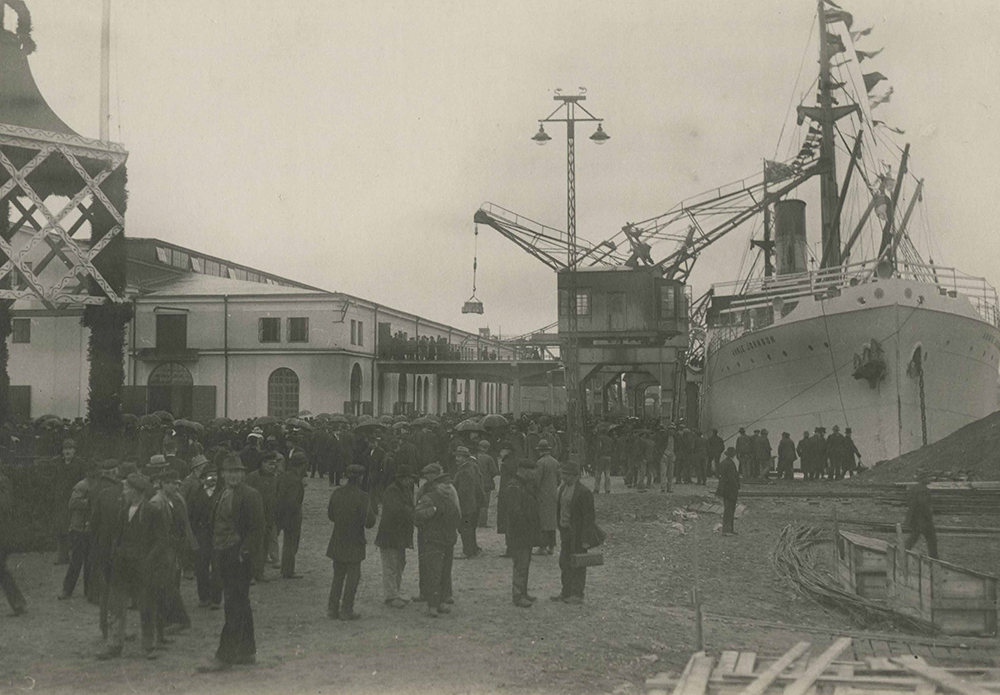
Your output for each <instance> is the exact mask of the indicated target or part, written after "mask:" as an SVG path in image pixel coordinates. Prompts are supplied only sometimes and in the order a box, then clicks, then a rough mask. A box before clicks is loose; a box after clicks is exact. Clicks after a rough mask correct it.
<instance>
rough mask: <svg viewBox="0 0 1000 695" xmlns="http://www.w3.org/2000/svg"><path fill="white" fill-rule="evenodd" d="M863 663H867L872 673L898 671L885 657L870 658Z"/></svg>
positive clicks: (897, 667)
mask: <svg viewBox="0 0 1000 695" xmlns="http://www.w3.org/2000/svg"><path fill="white" fill-rule="evenodd" d="M865 661H867V662H868V668H869V669H871V670H872V671H899V670H900V669H899V666H896V664H894V663H892V662H890V661H889V658H888V657H885V656H870V657H868V658H867V659H865Z"/></svg>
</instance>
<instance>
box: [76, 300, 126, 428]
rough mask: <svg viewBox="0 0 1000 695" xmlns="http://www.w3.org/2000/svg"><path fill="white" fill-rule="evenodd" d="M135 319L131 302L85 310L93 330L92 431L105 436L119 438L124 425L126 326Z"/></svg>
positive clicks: (90, 347)
mask: <svg viewBox="0 0 1000 695" xmlns="http://www.w3.org/2000/svg"><path fill="white" fill-rule="evenodd" d="M131 320H132V305H131V304H116V303H111V302H109V303H107V304H100V305H90V306H88V307H86V308H85V309H84V310H83V325H84V326H85V327H87V328H89V329H90V341H89V342H88V344H87V358H88V359H89V361H90V385H89V395H88V398H87V415H88V417H89V418H90V428H91V431H92V432H94V434H96V435H97V436H98V437H101V438H105V437H106V438H117V437H118V436H120V435H121V431H122V427H123V425H124V422H123V420H122V386H123V385H124V383H125V327H126V326H127V325H128V323H129V321H131Z"/></svg>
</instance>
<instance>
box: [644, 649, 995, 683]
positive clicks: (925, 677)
mask: <svg viewBox="0 0 1000 695" xmlns="http://www.w3.org/2000/svg"><path fill="white" fill-rule="evenodd" d="M850 647H851V639H850V638H849V637H841V638H839V639H837V640H835V641H834V642H833V644H831V645H830V646H829V647H828V648H827V649H826V650H824V651H823V652H822V653H821V654H819V655H818V656H813V655H811V654H810V649H811V645H810V643H809V642H800V643H799V644H797V645H795V646H794V647H793V648H792V649H790V650H789V651H788V652H786V653H785V654H784V655H782V656H780V657H777V658H773V657H758V655H757V654H756V653H755V652H736V651H724V652H722V654H721V655H719V657H718V658H716V657H715V656H713V655H711V654H709V653H707V652H697V653H696V654H694V655H693V656H692V657H691V659H690V660H689V661H688V663H687V666H686V667H685V668H684V672H683V673H682V674H681V675H680V677H679V678H676V677H671V676H670V675H669V674H666V673H661V674H658V675H656V676H655V677H653V678H650V679H648V680H647V681H646V693H647V695H669V693H673V695H890V694H891V695H910V694H913V695H936V694H937V693H942V695H943V694H944V693H958V694H959V695H996V693H997V692H998V691H1000V680H998V678H1000V674H998V673H997V670H996V669H993V668H991V667H990V666H988V665H981V666H973V667H964V668H949V669H945V668H940V667H938V666H933V665H931V664H930V663H928V662H927V661H926V660H924V658H923V657H921V656H916V655H909V656H893V657H868V658H866V659H864V660H859V661H852V660H849V659H850V658H851V657H852V656H853V654H852V653H851V652H850V651H848V650H849V648H850ZM845 652H847V654H845ZM842 655H843V657H842ZM842 658H843V659H844V660H841V659H842Z"/></svg>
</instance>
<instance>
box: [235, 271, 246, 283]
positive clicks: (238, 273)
mask: <svg viewBox="0 0 1000 695" xmlns="http://www.w3.org/2000/svg"><path fill="white" fill-rule="evenodd" d="M235 273H236V279H237V280H246V279H247V271H245V270H243V269H242V268H236V269H235Z"/></svg>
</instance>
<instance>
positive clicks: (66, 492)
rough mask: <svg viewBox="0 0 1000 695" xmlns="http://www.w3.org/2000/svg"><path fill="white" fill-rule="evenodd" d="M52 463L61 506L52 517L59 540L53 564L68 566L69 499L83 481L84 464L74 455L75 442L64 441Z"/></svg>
mask: <svg viewBox="0 0 1000 695" xmlns="http://www.w3.org/2000/svg"><path fill="white" fill-rule="evenodd" d="M53 463H54V464H55V465H56V468H57V470H58V473H56V481H55V482H56V485H58V486H59V499H60V500H61V501H62V505H61V506H60V507H59V509H58V510H57V513H56V514H55V515H54V521H55V525H56V538H57V539H58V540H59V552H58V554H57V555H56V560H55V563H54V564H56V565H68V564H69V559H70V551H71V550H72V547H71V542H70V534H69V520H70V512H69V498H70V497H71V496H72V493H73V487H74V486H75V485H76V484H77V483H78V482H80V481H81V480H83V476H84V474H85V473H86V462H85V461H84V460H83V459H82V458H80V457H79V456H77V455H76V441H75V440H73V439H66V440H64V441H63V443H62V455H61V456H57V457H56V458H55V460H54V461H53Z"/></svg>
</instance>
